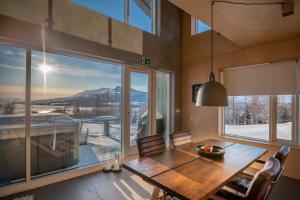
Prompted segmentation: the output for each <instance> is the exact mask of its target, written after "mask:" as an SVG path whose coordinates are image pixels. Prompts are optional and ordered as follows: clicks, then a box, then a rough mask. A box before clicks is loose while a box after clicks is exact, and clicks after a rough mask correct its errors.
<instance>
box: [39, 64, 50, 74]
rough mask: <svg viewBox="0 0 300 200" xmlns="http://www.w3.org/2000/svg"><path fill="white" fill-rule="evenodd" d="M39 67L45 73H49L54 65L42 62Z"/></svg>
mask: <svg viewBox="0 0 300 200" xmlns="http://www.w3.org/2000/svg"><path fill="white" fill-rule="evenodd" d="M39 68H40V70H41V71H42V72H43V73H45V74H47V73H48V72H50V71H52V67H51V66H49V65H47V64H45V63H44V64H42V65H40V66H39Z"/></svg>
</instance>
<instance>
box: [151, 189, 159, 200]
mask: <svg viewBox="0 0 300 200" xmlns="http://www.w3.org/2000/svg"><path fill="white" fill-rule="evenodd" d="M159 191H160V189H159V188H158V187H156V186H154V188H153V192H152V195H151V200H157V199H158V196H159Z"/></svg>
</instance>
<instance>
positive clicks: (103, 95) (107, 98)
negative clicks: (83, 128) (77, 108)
mask: <svg viewBox="0 0 300 200" xmlns="http://www.w3.org/2000/svg"><path fill="white" fill-rule="evenodd" d="M121 91H122V88H121V86H116V87H114V88H100V89H95V90H84V91H82V92H79V93H77V94H74V95H73V96H70V97H64V98H56V99H44V100H36V101H34V102H33V103H34V104H40V105H54V104H55V105H60V104H61V105H76V104H79V105H81V106H95V105H96V104H98V103H119V102H121ZM130 93H131V95H130V99H131V101H132V102H136V103H143V102H147V99H148V93H147V92H143V91H139V90H135V89H131V92H130Z"/></svg>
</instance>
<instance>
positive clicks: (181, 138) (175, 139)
mask: <svg viewBox="0 0 300 200" xmlns="http://www.w3.org/2000/svg"><path fill="white" fill-rule="evenodd" d="M170 141H171V147H173V148H174V147H176V146H180V145H183V144H189V143H193V137H192V134H191V131H176V132H173V133H171V134H170Z"/></svg>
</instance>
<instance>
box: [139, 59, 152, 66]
mask: <svg viewBox="0 0 300 200" xmlns="http://www.w3.org/2000/svg"><path fill="white" fill-rule="evenodd" d="M141 63H142V64H143V65H150V64H151V60H150V58H146V57H142V58H141Z"/></svg>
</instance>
